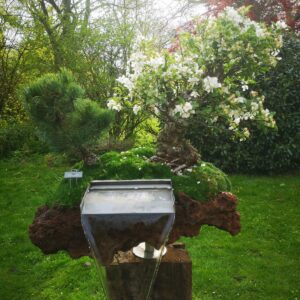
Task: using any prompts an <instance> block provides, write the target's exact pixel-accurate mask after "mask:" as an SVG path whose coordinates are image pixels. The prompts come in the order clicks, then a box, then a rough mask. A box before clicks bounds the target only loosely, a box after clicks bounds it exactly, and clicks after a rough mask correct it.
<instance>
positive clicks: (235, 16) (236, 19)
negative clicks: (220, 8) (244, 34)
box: [224, 6, 244, 25]
mask: <svg viewBox="0 0 300 300" xmlns="http://www.w3.org/2000/svg"><path fill="white" fill-rule="evenodd" d="M224 12H225V15H226V16H227V18H228V19H229V20H230V21H232V22H233V23H235V24H236V25H240V24H242V23H243V20H244V19H243V17H242V16H241V15H240V14H239V13H238V12H237V11H236V10H235V9H234V8H233V7H230V6H229V7H226V9H225V10H224Z"/></svg>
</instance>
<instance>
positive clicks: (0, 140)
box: [0, 123, 48, 158]
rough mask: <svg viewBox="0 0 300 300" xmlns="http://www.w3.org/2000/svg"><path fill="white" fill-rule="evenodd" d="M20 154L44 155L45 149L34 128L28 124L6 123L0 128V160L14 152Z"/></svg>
mask: <svg viewBox="0 0 300 300" xmlns="http://www.w3.org/2000/svg"><path fill="white" fill-rule="evenodd" d="M16 150H18V151H20V153H21V154H22V153H27V154H29V153H36V152H39V153H44V152H45V151H47V150H48V149H47V147H46V145H45V144H44V143H42V142H40V141H39V139H38V137H37V135H36V132H35V128H34V127H33V126H32V125H31V124H28V123H6V124H5V125H3V126H0V158H4V157H7V156H9V155H11V154H12V152H14V151H16Z"/></svg>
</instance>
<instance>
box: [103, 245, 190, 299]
mask: <svg viewBox="0 0 300 300" xmlns="http://www.w3.org/2000/svg"><path fill="white" fill-rule="evenodd" d="M155 267H156V260H144V259H141V258H138V257H136V256H134V255H133V253H132V251H128V252H125V253H124V252H123V253H120V254H118V255H117V256H116V258H115V259H114V261H113V262H112V264H111V265H110V266H108V267H106V277H107V287H108V294H109V297H110V299H111V300H140V299H144V298H145V297H143V296H144V295H142V296H140V293H143V292H146V293H147V290H148V286H149V282H150V277H151V276H152V274H153V271H154V269H155ZM147 275H149V278H147ZM145 279H147V280H145ZM145 285H146V286H145ZM143 287H144V288H145V290H146V291H143V290H142V288H143ZM149 300H192V261H191V259H190V257H189V255H188V253H187V251H186V250H184V249H181V248H176V247H174V246H173V245H170V246H168V250H167V254H166V255H165V256H164V257H163V258H162V260H161V263H160V266H159V269H158V273H157V277H156V280H155V282H154V285H153V289H152V292H151V294H150V299H149Z"/></svg>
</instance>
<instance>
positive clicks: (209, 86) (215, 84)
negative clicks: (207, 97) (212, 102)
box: [203, 76, 222, 93]
mask: <svg viewBox="0 0 300 300" xmlns="http://www.w3.org/2000/svg"><path fill="white" fill-rule="evenodd" d="M203 85H204V89H205V90H206V91H207V92H208V93H211V92H213V90H214V89H217V88H220V87H221V86H222V85H221V83H219V81H218V78H217V77H210V76H207V77H206V78H204V79H203Z"/></svg>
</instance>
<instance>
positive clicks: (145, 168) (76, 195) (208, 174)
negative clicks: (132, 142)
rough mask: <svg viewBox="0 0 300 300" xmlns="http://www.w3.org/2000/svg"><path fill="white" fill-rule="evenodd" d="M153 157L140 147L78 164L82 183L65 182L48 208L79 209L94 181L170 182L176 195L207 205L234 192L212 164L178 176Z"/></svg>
mask: <svg viewBox="0 0 300 300" xmlns="http://www.w3.org/2000/svg"><path fill="white" fill-rule="evenodd" d="M154 153H155V150H154V149H153V148H148V147H139V148H134V149H131V150H129V151H124V152H121V153H118V152H114V151H111V152H107V153H105V154H103V155H102V156H100V159H99V163H98V165H94V166H84V165H83V164H82V163H78V164H76V165H74V166H73V167H72V168H73V169H80V170H82V171H83V174H84V177H83V179H82V180H80V181H78V182H77V183H76V182H74V181H72V182H69V181H68V180H63V181H62V182H61V184H60V186H59V188H58V189H57V191H56V192H55V193H54V194H51V195H50V196H49V198H48V200H47V204H49V205H61V206H75V205H78V203H80V201H81V199H82V196H83V194H84V192H85V190H86V188H87V186H88V184H89V183H90V182H91V181H92V180H107V179H109V180H110V179H115V180H127V179H129V180H131V179H164V178H165V179H168V178H171V179H172V182H173V186H174V190H175V193H178V192H179V191H181V192H185V193H186V194H188V195H190V196H191V197H193V198H194V199H197V200H199V201H206V200H208V199H210V198H212V197H213V196H215V195H216V194H217V193H218V192H220V191H229V190H230V189H231V184H230V181H229V180H228V178H227V176H226V175H225V174H224V173H223V172H222V171H221V170H219V169H217V168H216V167H214V166H213V165H212V164H209V163H202V164H200V165H198V166H194V167H193V168H191V169H188V170H186V171H185V172H184V173H183V174H181V176H178V175H175V174H173V173H172V172H171V170H170V168H169V167H168V166H167V165H165V164H160V163H152V162H149V160H148V158H150V157H152V156H153V155H154Z"/></svg>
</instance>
